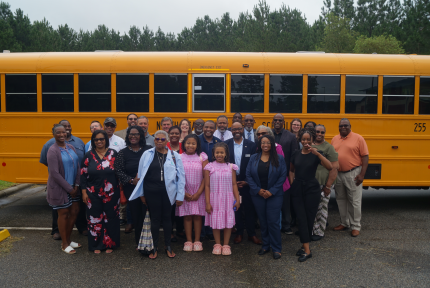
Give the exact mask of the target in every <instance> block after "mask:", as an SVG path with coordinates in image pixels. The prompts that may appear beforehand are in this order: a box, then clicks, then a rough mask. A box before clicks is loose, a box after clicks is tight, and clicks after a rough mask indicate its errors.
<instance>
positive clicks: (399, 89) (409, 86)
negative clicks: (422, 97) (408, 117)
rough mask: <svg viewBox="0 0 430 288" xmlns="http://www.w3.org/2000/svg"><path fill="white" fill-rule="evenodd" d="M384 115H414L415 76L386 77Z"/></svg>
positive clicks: (383, 103) (383, 102)
mask: <svg viewBox="0 0 430 288" xmlns="http://www.w3.org/2000/svg"><path fill="white" fill-rule="evenodd" d="M383 81H384V83H383V98H382V113H383V114H413V113H414V91H415V78H414V77H413V76H384V79H383Z"/></svg>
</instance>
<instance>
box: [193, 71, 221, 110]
mask: <svg viewBox="0 0 430 288" xmlns="http://www.w3.org/2000/svg"><path fill="white" fill-rule="evenodd" d="M193 111H195V112H197V111H200V112H203V111H204V112H224V111H225V75H224V74H218V75H214V74H194V75H193Z"/></svg>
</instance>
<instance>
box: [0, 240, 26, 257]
mask: <svg viewBox="0 0 430 288" xmlns="http://www.w3.org/2000/svg"><path fill="white" fill-rule="evenodd" d="M22 239H24V237H12V236H10V237H8V238H6V239H4V240H3V241H2V242H0V257H3V256H5V255H6V254H9V253H10V251H11V249H12V247H13V245H12V243H13V242H16V241H20V240H22Z"/></svg>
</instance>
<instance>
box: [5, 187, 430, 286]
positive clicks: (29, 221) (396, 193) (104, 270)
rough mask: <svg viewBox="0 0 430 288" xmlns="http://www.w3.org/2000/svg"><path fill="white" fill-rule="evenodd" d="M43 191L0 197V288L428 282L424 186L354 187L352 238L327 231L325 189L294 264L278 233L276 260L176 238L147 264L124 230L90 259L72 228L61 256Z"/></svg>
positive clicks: (244, 246)
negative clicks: (191, 245)
mask: <svg viewBox="0 0 430 288" xmlns="http://www.w3.org/2000/svg"><path fill="white" fill-rule="evenodd" d="M45 197H46V194H45V192H44V188H43V187H42V186H34V187H32V188H29V189H26V190H23V191H21V192H18V193H16V194H14V195H11V196H9V197H6V198H0V227H11V229H10V230H9V231H10V233H11V235H12V237H13V238H14V239H15V240H17V241H16V242H14V243H11V244H9V248H10V249H9V250H10V251H9V252H8V251H6V250H7V249H1V245H2V244H1V243H0V286H2V287H24V286H25V287H28V286H32V287H42V286H43V287H53V286H55V287H72V286H74V287H76V286H85V287H102V286H103V287H106V286H107V287H119V286H122V287H161V286H164V287H220V286H227V287H228V286H229V287H430V241H429V239H430V213H429V212H430V191H429V190H420V191H416V190H382V191H380V190H368V191H364V192H363V209H362V211H363V213H362V214H363V218H362V232H361V235H360V236H359V237H357V238H353V237H351V236H350V232H349V231H344V232H334V231H332V230H331V229H332V228H333V227H334V226H337V225H338V224H339V222H338V221H339V213H338V211H337V206H336V201H335V198H334V195H332V198H331V200H330V207H331V208H330V209H329V224H330V226H329V228H328V230H327V233H326V237H325V238H324V239H323V240H321V241H318V242H312V243H311V250H312V254H313V258H311V259H309V260H308V261H306V262H304V263H299V262H298V261H297V257H296V256H295V252H296V251H297V249H298V248H299V247H300V243H299V238H298V237H297V236H294V235H283V236H282V237H283V251H282V258H281V259H280V260H274V259H273V258H272V254H271V253H269V254H266V255H264V256H258V255H257V251H258V249H259V246H257V245H255V244H252V243H250V242H248V241H244V242H242V243H241V244H238V245H234V244H231V246H232V255H231V256H214V255H212V254H211V251H212V246H213V244H214V242H210V241H205V242H204V243H203V246H204V251H203V252H191V253H187V252H183V251H182V246H183V240H182V239H181V238H179V239H180V240H179V242H178V243H174V244H173V249H174V251H175V252H176V254H177V256H176V258H174V259H169V258H167V256H166V255H165V254H164V253H163V251H161V252H160V253H159V256H158V258H157V259H156V260H151V259H149V258H147V257H144V256H141V255H139V254H138V253H137V252H136V251H135V250H134V243H133V242H134V241H133V234H124V232H122V234H121V237H122V238H121V248H119V249H117V250H115V251H114V253H112V254H110V255H107V254H105V253H102V254H100V255H94V254H93V253H91V252H89V251H88V250H87V249H86V247H87V243H86V241H87V240H86V237H84V236H81V235H79V234H78V232H77V231H74V232H73V234H72V238H73V240H74V241H75V242H80V243H82V244H83V246H84V247H83V248H82V249H78V250H77V253H76V254H75V255H67V254H65V253H63V252H62V251H61V250H60V242H59V241H54V240H52V238H51V235H50V230H49V229H44V228H49V227H50V226H51V210H50V208H49V206H48V204H47V202H46V199H45ZM19 227H21V228H20V229H17V228H19ZM23 228H25V229H23ZM0 229H2V228H0ZM257 233H259V231H258V232H257ZM245 236H246V233H245ZM232 237H234V235H233V236H232ZM161 240H162V239H161ZM2 243H3V242H2ZM161 243H162V242H161ZM3 246H4V245H3Z"/></svg>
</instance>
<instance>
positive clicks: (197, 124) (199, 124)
mask: <svg viewBox="0 0 430 288" xmlns="http://www.w3.org/2000/svg"><path fill="white" fill-rule="evenodd" d="M194 126H203V123H194Z"/></svg>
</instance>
